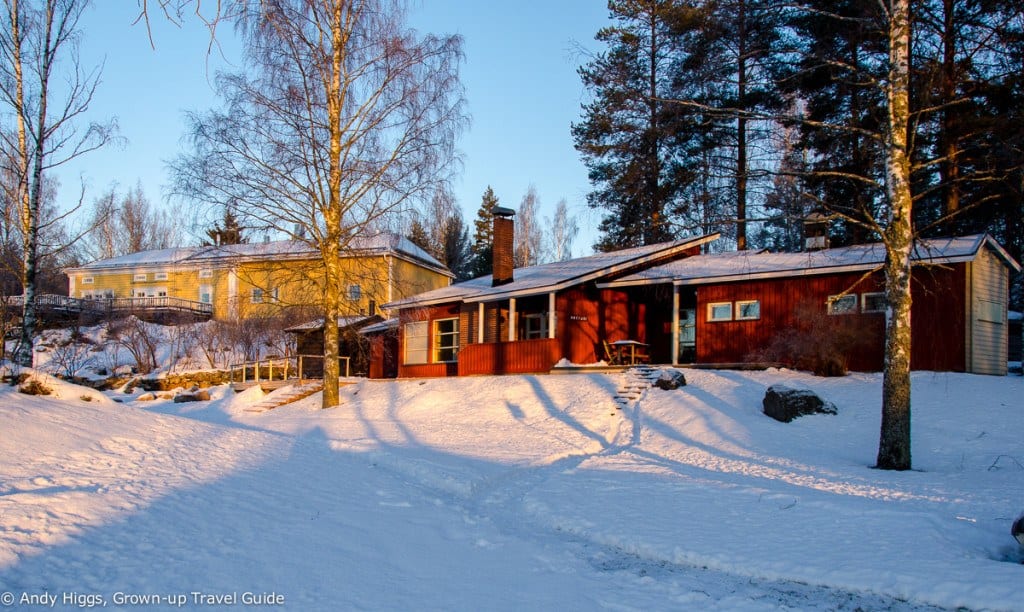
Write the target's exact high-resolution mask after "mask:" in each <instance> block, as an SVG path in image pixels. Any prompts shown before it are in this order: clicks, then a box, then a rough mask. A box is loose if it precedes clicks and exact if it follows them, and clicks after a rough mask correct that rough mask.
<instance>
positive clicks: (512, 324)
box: [508, 298, 516, 342]
mask: <svg viewBox="0 0 1024 612" xmlns="http://www.w3.org/2000/svg"><path fill="white" fill-rule="evenodd" d="M508 341H509V342H515V341H516V298H509V299H508Z"/></svg>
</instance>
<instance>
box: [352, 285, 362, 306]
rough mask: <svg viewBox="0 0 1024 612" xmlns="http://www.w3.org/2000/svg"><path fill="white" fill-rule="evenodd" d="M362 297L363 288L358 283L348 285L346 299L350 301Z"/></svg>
mask: <svg viewBox="0 0 1024 612" xmlns="http://www.w3.org/2000/svg"><path fill="white" fill-rule="evenodd" d="M362 297H363V288H362V287H360V286H359V285H349V286H348V299H349V301H350V302H358V301H359V299H360V298H362Z"/></svg>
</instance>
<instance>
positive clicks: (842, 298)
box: [826, 293, 858, 316]
mask: <svg viewBox="0 0 1024 612" xmlns="http://www.w3.org/2000/svg"><path fill="white" fill-rule="evenodd" d="M857 301H858V300H857V294H856V293H847V294H846V295H830V296H828V300H827V301H826V308H827V309H828V314H830V315H835V316H843V315H852V314H857ZM840 302H850V303H852V304H853V307H852V308H851V309H849V310H836V304H838V303H840Z"/></svg>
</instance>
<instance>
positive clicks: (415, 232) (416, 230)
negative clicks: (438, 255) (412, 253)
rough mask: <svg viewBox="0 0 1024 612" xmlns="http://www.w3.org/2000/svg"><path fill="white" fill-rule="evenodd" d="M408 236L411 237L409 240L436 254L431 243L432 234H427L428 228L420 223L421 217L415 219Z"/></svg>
mask: <svg viewBox="0 0 1024 612" xmlns="http://www.w3.org/2000/svg"><path fill="white" fill-rule="evenodd" d="M406 238H408V239H409V242H411V243H413V244H415V245H416V246H418V247H420V248H421V249H423V250H424V251H426V252H427V253H430V254H431V255H433V254H434V253H433V252H432V248H431V245H430V236H428V235H427V230H426V228H424V227H423V224H422V223H420V220H419V219H416V220H414V221H413V222H412V225H410V226H409V233H408V234H407V235H406Z"/></svg>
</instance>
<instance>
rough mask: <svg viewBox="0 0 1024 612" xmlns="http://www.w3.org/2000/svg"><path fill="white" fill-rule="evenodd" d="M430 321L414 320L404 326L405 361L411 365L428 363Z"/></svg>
mask: <svg viewBox="0 0 1024 612" xmlns="http://www.w3.org/2000/svg"><path fill="white" fill-rule="evenodd" d="M429 324H430V323H429V322H428V321H412V322H410V323H406V324H405V326H404V327H403V333H404V334H405V363H406V364H409V365H415V364H421V363H427V357H428V356H429V355H430V350H429V349H430V344H429V342H428V340H429V339H428V334H427V332H428V330H429V329H430V328H429V327H428V326H429Z"/></svg>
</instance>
